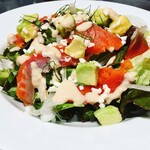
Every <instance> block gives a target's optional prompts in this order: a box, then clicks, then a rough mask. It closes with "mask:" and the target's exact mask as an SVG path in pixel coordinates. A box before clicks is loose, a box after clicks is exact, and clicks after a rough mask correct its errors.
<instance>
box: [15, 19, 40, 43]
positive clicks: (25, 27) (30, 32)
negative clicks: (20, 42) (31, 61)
mask: <svg viewBox="0 0 150 150" xmlns="http://www.w3.org/2000/svg"><path fill="white" fill-rule="evenodd" d="M17 32H18V34H19V35H20V36H21V37H22V38H23V39H24V41H25V42H29V41H30V40H31V39H34V38H35V36H36V35H37V30H36V29H35V28H34V26H33V24H32V23H30V22H28V21H25V20H23V21H22V22H21V23H20V24H19V25H18V26H17Z"/></svg>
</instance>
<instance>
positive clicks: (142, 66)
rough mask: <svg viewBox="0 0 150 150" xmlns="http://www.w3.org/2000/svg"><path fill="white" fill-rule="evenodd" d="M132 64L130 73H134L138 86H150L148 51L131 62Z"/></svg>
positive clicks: (149, 51) (149, 58)
mask: <svg viewBox="0 0 150 150" xmlns="http://www.w3.org/2000/svg"><path fill="white" fill-rule="evenodd" d="M131 62H132V64H133V66H134V67H133V69H132V71H135V72H136V78H135V82H136V84H139V85H149V84H150V50H148V51H146V52H145V53H144V54H142V55H140V56H137V57H135V58H133V59H132V60H131Z"/></svg>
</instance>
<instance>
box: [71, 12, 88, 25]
mask: <svg viewBox="0 0 150 150" xmlns="http://www.w3.org/2000/svg"><path fill="white" fill-rule="evenodd" d="M73 17H74V19H75V22H76V23H79V22H82V21H86V20H88V19H89V16H88V15H87V14H85V13H83V12H82V11H78V12H77V14H73Z"/></svg>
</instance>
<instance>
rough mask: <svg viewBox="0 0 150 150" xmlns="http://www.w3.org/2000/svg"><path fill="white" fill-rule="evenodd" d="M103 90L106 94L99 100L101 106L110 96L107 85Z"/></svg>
mask: <svg viewBox="0 0 150 150" xmlns="http://www.w3.org/2000/svg"><path fill="white" fill-rule="evenodd" d="M103 90H104V92H103V93H102V94H101V95H100V96H99V98H98V102H99V103H100V104H101V103H104V102H105V99H106V98H107V97H108V94H109V93H110V88H109V87H108V86H107V84H104V85H103Z"/></svg>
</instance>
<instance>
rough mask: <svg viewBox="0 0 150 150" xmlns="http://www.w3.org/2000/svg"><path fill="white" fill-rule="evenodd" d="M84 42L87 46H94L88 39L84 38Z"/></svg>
mask: <svg viewBox="0 0 150 150" xmlns="http://www.w3.org/2000/svg"><path fill="white" fill-rule="evenodd" d="M84 44H85V46H86V47H89V48H90V47H93V46H95V43H92V42H91V41H90V40H84Z"/></svg>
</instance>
